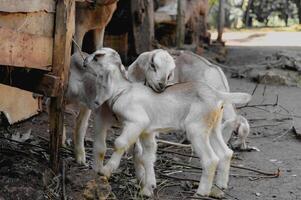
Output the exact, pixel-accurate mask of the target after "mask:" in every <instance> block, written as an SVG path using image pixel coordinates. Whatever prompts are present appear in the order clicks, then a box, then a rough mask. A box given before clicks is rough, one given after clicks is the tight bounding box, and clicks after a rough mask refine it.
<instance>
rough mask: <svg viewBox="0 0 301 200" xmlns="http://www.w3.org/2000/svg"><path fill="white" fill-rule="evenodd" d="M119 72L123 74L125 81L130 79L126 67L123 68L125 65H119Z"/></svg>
mask: <svg viewBox="0 0 301 200" xmlns="http://www.w3.org/2000/svg"><path fill="white" fill-rule="evenodd" d="M119 70H120V72H121V74H122V76H123V77H124V78H125V79H128V74H127V71H126V69H125V67H124V66H123V64H121V63H120V64H119Z"/></svg>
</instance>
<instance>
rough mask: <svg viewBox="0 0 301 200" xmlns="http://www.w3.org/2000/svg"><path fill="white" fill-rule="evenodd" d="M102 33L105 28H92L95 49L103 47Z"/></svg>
mask: <svg viewBox="0 0 301 200" xmlns="http://www.w3.org/2000/svg"><path fill="white" fill-rule="evenodd" d="M104 35H105V28H99V29H94V30H93V36H94V48H95V50H97V49H100V48H102V47H103V41H104Z"/></svg>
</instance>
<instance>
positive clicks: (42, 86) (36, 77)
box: [0, 66, 60, 97]
mask: <svg viewBox="0 0 301 200" xmlns="http://www.w3.org/2000/svg"><path fill="white" fill-rule="evenodd" d="M47 73H49V72H46V71H43V70H37V69H25V68H20V67H7V66H2V67H0V83H1V84H5V85H9V86H12V87H17V88H20V89H22V90H27V91H31V92H34V93H38V94H41V95H44V96H48V97H54V96H57V95H58V88H59V86H60V78H59V77H56V76H54V75H51V74H47Z"/></svg>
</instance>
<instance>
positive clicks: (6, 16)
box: [0, 12, 54, 37]
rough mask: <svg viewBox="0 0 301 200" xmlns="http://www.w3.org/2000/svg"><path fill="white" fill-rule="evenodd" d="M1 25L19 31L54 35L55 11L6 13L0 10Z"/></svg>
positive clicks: (47, 35)
mask: <svg viewBox="0 0 301 200" xmlns="http://www.w3.org/2000/svg"><path fill="white" fill-rule="evenodd" d="M0 27H4V28H10V29H12V30H15V31H17V32H22V33H30V34H34V35H39V36H46V37H53V34H54V33H53V31H54V13H46V12H34V13H4V12H0Z"/></svg>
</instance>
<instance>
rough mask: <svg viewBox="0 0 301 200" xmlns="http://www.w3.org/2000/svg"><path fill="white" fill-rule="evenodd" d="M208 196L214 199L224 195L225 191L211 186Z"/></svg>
mask: <svg viewBox="0 0 301 200" xmlns="http://www.w3.org/2000/svg"><path fill="white" fill-rule="evenodd" d="M209 196H210V197H213V198H216V199H222V198H224V197H225V193H224V192H223V191H222V190H221V189H220V188H218V187H216V186H213V187H212V188H211V192H210V195H209Z"/></svg>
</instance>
